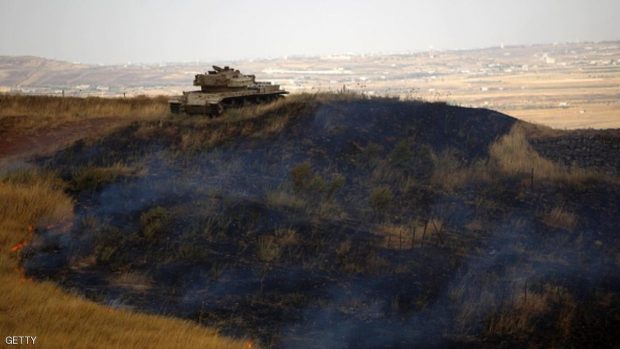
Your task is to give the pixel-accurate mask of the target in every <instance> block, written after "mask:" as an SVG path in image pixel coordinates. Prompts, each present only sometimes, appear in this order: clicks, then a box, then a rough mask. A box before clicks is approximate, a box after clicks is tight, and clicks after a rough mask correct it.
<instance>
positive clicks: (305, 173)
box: [291, 161, 312, 192]
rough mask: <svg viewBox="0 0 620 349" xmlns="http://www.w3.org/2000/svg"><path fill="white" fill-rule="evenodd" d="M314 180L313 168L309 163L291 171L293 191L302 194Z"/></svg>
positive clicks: (304, 163)
mask: <svg viewBox="0 0 620 349" xmlns="http://www.w3.org/2000/svg"><path fill="white" fill-rule="evenodd" d="M311 178H312V167H311V166H310V163H309V162H307V161H306V162H303V163H301V164H299V165H296V166H295V167H293V168H292V169H291V180H292V181H293V189H294V190H295V192H300V191H302V190H304V189H306V188H307V187H308V185H309V182H310V180H311Z"/></svg>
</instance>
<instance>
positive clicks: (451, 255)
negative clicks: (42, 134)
mask: <svg viewBox="0 0 620 349" xmlns="http://www.w3.org/2000/svg"><path fill="white" fill-rule="evenodd" d="M515 123H516V120H515V119H513V118H511V117H509V116H506V115H503V114H500V113H497V112H494V111H490V110H484V109H469V108H462V107H455V106H450V105H446V104H443V103H423V102H398V101H393V100H387V99H372V100H363V99H362V100H357V99H353V100H345V101H338V100H332V101H329V100H327V101H320V102H313V103H312V105H308V106H304V105H294V103H291V105H284V106H283V107H281V108H277V109H275V110H271V111H268V112H266V113H265V114H264V115H260V116H259V117H256V118H251V119H245V120H239V121H230V122H226V121H225V119H223V120H222V121H221V122H217V121H216V122H205V120H203V119H201V118H188V117H171V118H166V119H163V120H160V121H144V122H140V123H135V124H133V125H131V126H129V127H127V128H124V129H121V130H119V131H117V132H115V133H114V134H111V135H109V136H107V137H106V138H103V139H100V140H96V141H89V142H84V141H83V142H79V143H76V144H75V145H74V146H72V147H70V148H68V149H66V150H64V151H62V152H59V153H57V154H56V155H54V156H52V157H48V158H42V159H38V160H37V162H38V164H39V165H40V166H42V167H45V168H49V169H52V170H56V171H59V173H60V175H61V177H62V178H63V179H64V180H66V181H67V183H70V184H69V186H68V188H69V189H68V190H70V192H71V195H73V196H74V198H75V200H76V218H75V221H74V223H73V225H72V226H71V227H70V228H69V229H68V231H59V230H58V229H39V230H38V231H37V236H36V238H35V240H34V242H33V243H32V245H31V246H30V247H29V248H28V249H26V250H25V251H24V252H23V254H22V257H23V265H24V267H25V270H26V271H27V273H28V274H29V275H31V276H33V277H36V278H39V279H49V280H53V281H55V282H57V283H59V284H60V285H62V286H63V287H65V288H67V289H69V290H72V291H74V292H76V293H78V294H81V295H84V296H86V297H88V298H91V299H93V300H96V301H99V302H102V303H106V304H109V305H110V306H115V307H126V308H132V309H136V310H139V311H145V312H152V313H157V314H165V315H171V316H178V317H182V318H187V319H192V320H194V321H197V322H200V323H203V324H206V325H209V326H215V327H217V328H219V329H221V330H222V332H223V333H225V334H229V335H234V336H241V337H248V338H252V339H256V340H258V341H259V342H260V343H261V344H262V345H264V346H266V347H276V348H411V347H472V348H473V347H523V346H532V347H552V346H555V347H597V348H600V347H616V346H618V345H619V344H620V343H619V342H618V337H617V333H618V332H617V331H618V329H619V328H620V293H619V292H620V269H619V268H620V248H619V246H620V241H619V236H618V223H619V221H618V217H619V213H620V212H619V209H618V208H619V207H620V206H619V204H620V187H619V186H618V184H613V183H610V182H609V181H604V180H600V181H599V180H589V181H587V182H583V183H578V184H574V183H564V182H554V181H550V180H535V182H534V183H531V179H530V178H529V176H520V175H503V174H502V173H501V172H499V171H498V172H495V173H492V174H491V177H492V180H491V181H489V180H486V181H483V180H478V179H472V180H470V181H468V182H467V183H466V184H465V185H463V186H460V187H458V188H457V189H454V190H446V189H443V188H442V187H441V186H439V185H437V184H434V182H433V181H432V175H433V173H434V170H435V168H434V167H435V166H437V165H436V161H434V159H435V157H436V156H437V155H438V154H441V153H442V152H445V151H450V152H451V154H453V157H454V158H455V159H457V161H458V163H459V166H460V167H464V166H468V165H470V164H474V163H476V162H480V163H485V162H487V163H488V161H489V151H488V149H489V146H490V145H491V144H492V143H493V142H495V141H497V140H498V139H499V138H500V137H501V136H503V135H505V134H506V133H508V132H509V131H510V129H511V128H512V127H513V125H514V124H515ZM593 132H594V131H593ZM567 137H568V138H566V137H564V138H562V139H563V140H564V141H566V139H569V140H568V141H566V142H571V140H570V139H572V138H570V137H572V136H570V134H569V136H567ZM605 137H607V136H605ZM609 139H611V140H609ZM605 142H611V143H612V144H614V145H613V147H616V148H613V147H612V148H613V149H617V144H619V140H618V138H617V137H615V138H614V137H612V138H609V137H607V138H605ZM557 144H558V142H554V141H553V140H549V139H544V138H538V139H537V140H536V142H533V145H534V147H535V149H536V150H538V151H539V153H541V154H543V155H544V156H545V157H548V158H551V159H553V158H554V157H556V158H557V159H554V160H558V161H562V159H564V158H567V157H569V158H568V159H570V161H571V163H576V164H581V165H582V166H589V165H590V162H588V161H589V160H588V159H583V158H584V157H586V156H587V157H592V154H591V153H584V152H582V153H579V152H576V154H577V155H570V154H569V155H567V154H566V153H567V151H566V149H565V148H562V147H561V146H558V145H557ZM560 144H561V143H560ZM605 144H607V143H605ZM594 146H595V147H598V146H600V145H598V143H596V144H595V145H594ZM610 149H611V148H610ZM598 153H599V156H601V155H600V152H598ZM580 154H581V155H580ZM570 156H577V157H579V156H581V158H575V159H573V158H570ZM604 156H607V157H608V158H607V159H605V160H604V161H598V160H596V161H595V160H592V161H591V163H592V166H594V167H596V166H602V169H603V170H605V171H607V172H613V166H614V165H609V161H612V162H613V161H615V163H614V164H615V166H616V168H617V165H618V163H620V156H619V154H618V152H610V153H609V154H607V155H604ZM119 163H121V164H123V166H126V167H129V168H132V169H133V170H132V171H125V172H123V173H119V174H118V175H117V176H112V177H106V178H99V177H97V176H94V175H93V177H91V178H90V179H89V181H87V182H86V183H76V182H77V181H78V177H77V176H76V173H84V172H83V171H87V170H88V169H93V168H95V169H96V168H107V167H110V166H112V165H114V164H119ZM460 167H459V168H460ZM80 171H82V172H80ZM95 173H98V172H96V171H95ZM611 175H613V176H617V175H618V174H617V172H616V173H612V174H611ZM80 178H83V176H82V177H80ZM98 179H99V180H98ZM615 183H617V182H615ZM532 184H534V185H533V186H532ZM557 207H560V208H561V209H562V210H563V211H565V212H570V213H571V215H572V217H573V218H574V222H573V224H572V225H570V224H569V225H562V224H558V225H553V224H550V223H549V221H548V220H545V217H546V214H547V213H548V212H549V211H550V210H552V209H553V208H557ZM569 220H570V219H569ZM119 280H121V281H119Z"/></svg>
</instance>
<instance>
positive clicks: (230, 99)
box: [170, 65, 288, 116]
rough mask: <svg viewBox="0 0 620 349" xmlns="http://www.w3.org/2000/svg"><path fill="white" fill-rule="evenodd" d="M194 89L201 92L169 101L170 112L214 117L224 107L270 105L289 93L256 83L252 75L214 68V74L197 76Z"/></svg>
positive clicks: (264, 83)
mask: <svg viewBox="0 0 620 349" xmlns="http://www.w3.org/2000/svg"><path fill="white" fill-rule="evenodd" d="M194 86H199V87H200V90H199V91H189V92H183V95H182V96H179V97H177V98H174V99H172V100H170V111H171V112H173V113H182V112H185V113H187V114H204V115H210V116H216V115H219V114H221V113H222V112H223V111H224V108H225V107H234V106H243V105H248V104H258V103H265V102H270V101H273V100H275V99H277V98H281V97H282V96H283V95H285V94H287V93H288V92H287V91H285V90H282V89H280V86H279V85H274V84H272V83H271V82H260V81H256V78H255V76H254V75H245V74H241V72H240V71H239V70H236V69H233V68H230V67H228V66H225V67H224V68H221V67H218V66H216V65H214V66H213V70H210V71H208V72H206V73H204V74H196V76H195V77H194Z"/></svg>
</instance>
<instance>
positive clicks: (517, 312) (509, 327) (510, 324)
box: [487, 285, 575, 335]
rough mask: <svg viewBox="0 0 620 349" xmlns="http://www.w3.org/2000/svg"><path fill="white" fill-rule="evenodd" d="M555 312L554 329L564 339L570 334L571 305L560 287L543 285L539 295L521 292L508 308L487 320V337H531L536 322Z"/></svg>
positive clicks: (572, 312) (568, 294) (568, 296)
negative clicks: (528, 335)
mask: <svg viewBox="0 0 620 349" xmlns="http://www.w3.org/2000/svg"><path fill="white" fill-rule="evenodd" d="M554 308H555V309H559V311H558V312H557V314H554V315H555V316H552V317H553V318H554V319H553V320H555V327H556V328H557V329H558V330H560V331H561V332H562V333H563V334H564V335H568V334H569V333H570V332H571V323H572V319H573V316H574V309H575V301H574V299H573V297H572V296H571V295H570V293H569V292H568V291H567V290H566V289H564V288H561V287H553V286H550V285H546V286H545V287H544V288H543V289H542V290H541V291H537V292H536V291H531V290H530V291H527V292H521V293H520V294H519V295H518V296H517V297H516V298H515V299H514V301H513V303H512V304H511V306H509V307H508V308H507V309H505V310H503V311H499V312H497V313H495V314H494V315H493V316H491V318H490V319H489V323H488V327H487V333H488V334H492V335H525V334H529V333H533V332H534V331H535V330H536V328H537V325H536V321H537V320H540V319H542V318H543V317H545V316H546V317H550V313H551V312H552V311H553V310H555V309H554Z"/></svg>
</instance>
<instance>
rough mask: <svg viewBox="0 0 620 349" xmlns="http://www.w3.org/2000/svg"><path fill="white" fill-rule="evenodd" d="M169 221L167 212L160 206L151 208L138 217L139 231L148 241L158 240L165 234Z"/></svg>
mask: <svg viewBox="0 0 620 349" xmlns="http://www.w3.org/2000/svg"><path fill="white" fill-rule="evenodd" d="M170 220H171V217H170V214H169V213H168V210H166V209H165V208H163V207H161V206H157V207H154V208H151V209H150V210H148V211H146V212H144V213H142V215H140V231H141V232H142V236H144V237H145V238H146V239H147V240H148V241H151V242H155V241H157V240H159V239H160V238H161V237H162V236H163V235H164V234H165V232H166V228H167V226H168V225H169V223H170Z"/></svg>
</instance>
